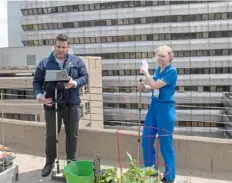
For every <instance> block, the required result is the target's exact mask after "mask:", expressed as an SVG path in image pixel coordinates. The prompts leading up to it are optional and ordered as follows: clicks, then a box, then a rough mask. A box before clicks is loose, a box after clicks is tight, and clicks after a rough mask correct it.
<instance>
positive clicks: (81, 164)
mask: <svg viewBox="0 0 232 183" xmlns="http://www.w3.org/2000/svg"><path fill="white" fill-rule="evenodd" d="M64 175H65V177H66V181H67V183H93V182H94V171H93V161H84V160H81V161H74V162H72V163H69V164H68V165H66V166H65V167H64Z"/></svg>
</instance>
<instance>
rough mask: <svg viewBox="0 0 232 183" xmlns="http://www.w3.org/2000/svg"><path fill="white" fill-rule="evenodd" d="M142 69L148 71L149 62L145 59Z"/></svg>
mask: <svg viewBox="0 0 232 183" xmlns="http://www.w3.org/2000/svg"><path fill="white" fill-rule="evenodd" d="M142 67H143V68H145V69H147V70H148V68H149V65H148V63H147V60H146V59H143V60H142Z"/></svg>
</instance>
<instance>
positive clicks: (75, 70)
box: [71, 67, 79, 79]
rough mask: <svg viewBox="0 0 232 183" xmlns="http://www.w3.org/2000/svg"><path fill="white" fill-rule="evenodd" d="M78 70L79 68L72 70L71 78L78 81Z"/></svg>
mask: <svg viewBox="0 0 232 183" xmlns="http://www.w3.org/2000/svg"><path fill="white" fill-rule="evenodd" d="M78 75H79V73H78V68H77V67H72V70H71V77H72V78H73V79H77V78H78Z"/></svg>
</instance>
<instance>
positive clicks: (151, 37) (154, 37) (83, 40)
mask: <svg viewBox="0 0 232 183" xmlns="http://www.w3.org/2000/svg"><path fill="white" fill-rule="evenodd" d="M222 37H232V31H211V32H194V33H162V34H142V35H125V36H103V37H76V38H69V43H70V44H94V43H112V42H128V41H158V40H183V39H202V38H222ZM22 43H23V45H24V46H44V45H54V44H55V39H43V40H29V41H22Z"/></svg>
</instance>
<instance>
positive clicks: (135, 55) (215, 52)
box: [76, 49, 232, 59]
mask: <svg viewBox="0 0 232 183" xmlns="http://www.w3.org/2000/svg"><path fill="white" fill-rule="evenodd" d="M76 55H78V56H93V57H101V58H102V59H142V58H153V57H154V52H152V51H151V52H117V53H95V54H76ZM222 55H224V56H225V55H232V49H210V50H189V51H174V56H175V57H196V56H199V57H201V56H222Z"/></svg>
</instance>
